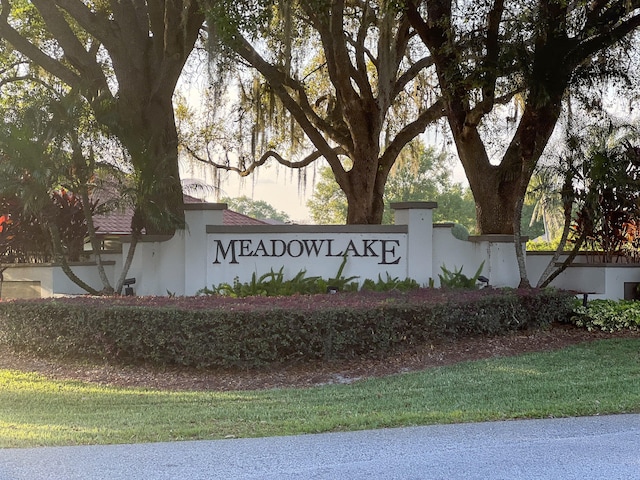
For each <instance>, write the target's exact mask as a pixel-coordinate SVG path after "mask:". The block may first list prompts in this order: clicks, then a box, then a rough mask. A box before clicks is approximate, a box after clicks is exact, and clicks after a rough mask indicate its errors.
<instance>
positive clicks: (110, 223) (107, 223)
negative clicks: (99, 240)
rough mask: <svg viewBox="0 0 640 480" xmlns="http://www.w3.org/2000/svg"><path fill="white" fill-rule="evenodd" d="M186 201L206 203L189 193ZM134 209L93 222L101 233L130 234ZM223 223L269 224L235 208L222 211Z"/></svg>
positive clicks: (95, 219)
mask: <svg viewBox="0 0 640 480" xmlns="http://www.w3.org/2000/svg"><path fill="white" fill-rule="evenodd" d="M184 203H189V204H194V203H206V202H204V201H202V200H199V199H197V198H194V197H191V196H189V195H184ZM132 216H133V211H132V210H131V209H130V208H129V209H125V210H123V211H117V210H116V211H113V212H110V213H109V214H108V215H95V216H94V217H93V222H94V224H95V227H96V230H97V233H98V234H100V235H130V234H131V217H132ZM222 224H223V225H268V222H266V221H263V220H258V219H257V218H252V217H249V216H247V215H243V214H242V213H238V212H234V211H233V210H228V209H227V210H223V211H222Z"/></svg>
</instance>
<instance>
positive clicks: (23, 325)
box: [0, 289, 573, 368]
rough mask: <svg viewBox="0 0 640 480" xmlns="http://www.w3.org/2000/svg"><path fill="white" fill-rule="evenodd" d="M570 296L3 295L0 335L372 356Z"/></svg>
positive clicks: (260, 359) (102, 352) (552, 306)
mask: <svg viewBox="0 0 640 480" xmlns="http://www.w3.org/2000/svg"><path fill="white" fill-rule="evenodd" d="M129 298H131V297H129ZM203 299H206V301H205V300H203ZM572 299H573V297H572V296H571V295H569V294H567V293H563V292H557V291H552V290H497V289H483V290H471V291H462V292H445V291H441V290H435V289H418V290H412V291H410V292H408V293H400V292H394V293H391V294H390V293H385V294H380V293H377V292H358V293H340V294H335V295H327V294H324V295H297V296H293V297H277V298H269V299H264V298H256V299H229V298H221V297H190V298H178V299H167V298H162V299H144V298H143V297H136V298H135V299H126V297H123V298H122V299H110V300H109V299H94V298H89V297H85V298H83V299H57V300H39V301H15V302H2V303H0V344H1V345H5V346H9V347H11V348H13V349H15V350H17V351H26V352H31V353H36V354H39V355H43V356H53V357H62V358H88V359H94V360H95V359H100V360H102V359H105V360H108V361H113V362H117V363H121V364H130V363H140V362H144V363H149V364H153V365H182V366H190V367H198V368H208V367H219V366H223V367H226V366H243V367H256V366H261V365H265V364H275V363H281V362H289V361H308V360H314V359H346V358H353V357H355V356H379V355H382V354H384V353H387V352H391V351H396V350H398V349H401V348H404V347H407V346H411V345H419V344H424V343H425V342H433V341H437V340H440V339H445V338H458V337H464V336H471V335H496V334H503V333H507V332H509V331H513V330H517V329H525V328H535V327H544V326H546V325H549V324H550V323H551V322H553V321H554V320H564V319H566V318H568V316H569V314H570V312H571V309H572V307H573V303H572Z"/></svg>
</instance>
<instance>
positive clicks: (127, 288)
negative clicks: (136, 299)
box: [122, 278, 136, 297]
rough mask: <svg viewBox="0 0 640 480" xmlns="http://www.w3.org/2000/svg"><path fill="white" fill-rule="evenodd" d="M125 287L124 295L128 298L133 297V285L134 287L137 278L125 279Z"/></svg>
mask: <svg viewBox="0 0 640 480" xmlns="http://www.w3.org/2000/svg"><path fill="white" fill-rule="evenodd" d="M122 283H123V284H124V286H125V289H124V294H125V296H126V297H133V287H132V286H131V285H133V284H134V283H136V279H135V278H125V279H124V282H122Z"/></svg>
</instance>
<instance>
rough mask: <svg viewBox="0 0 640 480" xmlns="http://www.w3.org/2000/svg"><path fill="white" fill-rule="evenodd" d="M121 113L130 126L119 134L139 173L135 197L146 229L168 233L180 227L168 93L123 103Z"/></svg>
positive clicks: (181, 213)
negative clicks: (146, 101) (133, 104)
mask: <svg viewBox="0 0 640 480" xmlns="http://www.w3.org/2000/svg"><path fill="white" fill-rule="evenodd" d="M120 116H121V118H122V119H123V122H124V124H125V125H128V126H130V129H129V130H128V131H122V132H121V133H120V135H119V137H120V138H121V139H122V141H123V143H124V144H125V146H126V147H127V150H128V151H129V153H130V155H131V162H132V163H133V166H134V168H135V169H136V172H137V173H138V178H137V182H138V184H137V188H138V192H137V195H138V199H137V200H138V203H140V207H141V208H140V211H141V212H142V221H143V224H144V228H145V232H146V233H147V234H169V235H170V234H173V233H174V232H175V230H176V229H183V228H184V227H185V223H184V208H183V197H182V185H181V183H180V172H179V168H178V134H177V131H176V127H175V120H174V114H173V106H172V104H171V100H170V97H169V98H168V99H158V100H157V101H155V102H152V104H151V105H150V106H146V108H144V107H143V108H131V109H129V108H128V106H127V105H125V104H123V105H122V106H121V109H120ZM136 117H137V118H136ZM125 119H128V120H125Z"/></svg>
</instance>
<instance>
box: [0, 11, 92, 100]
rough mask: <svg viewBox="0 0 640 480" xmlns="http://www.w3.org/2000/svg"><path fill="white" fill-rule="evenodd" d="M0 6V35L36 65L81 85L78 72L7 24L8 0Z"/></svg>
mask: <svg viewBox="0 0 640 480" xmlns="http://www.w3.org/2000/svg"><path fill="white" fill-rule="evenodd" d="M0 6H1V7H2V12H1V13H0V36H1V37H2V38H4V39H5V40H6V41H7V42H9V43H10V44H11V45H12V46H13V48H15V49H16V50H18V51H19V52H20V53H22V54H23V55H24V56H25V57H27V58H28V59H29V60H31V61H32V62H33V63H35V64H36V65H40V66H42V68H44V69H45V70H47V71H48V72H50V73H52V74H53V75H55V76H56V77H58V78H59V79H60V80H62V81H63V82H65V83H66V84H67V85H70V86H72V87H75V88H80V87H81V86H82V78H81V77H80V75H79V74H78V73H76V72H74V71H73V70H71V69H70V68H69V67H67V66H66V65H64V64H63V63H62V62H60V61H58V60H56V59H54V58H51V57H50V56H49V55H46V54H45V53H44V52H42V50H40V49H39V48H38V47H36V46H35V45H34V44H32V43H31V42H30V41H29V40H27V39H26V38H25V37H23V36H22V35H20V33H18V31H17V30H15V29H14V28H13V27H12V26H11V25H9V23H8V17H9V13H10V10H11V4H10V2H9V1H8V0H0Z"/></svg>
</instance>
